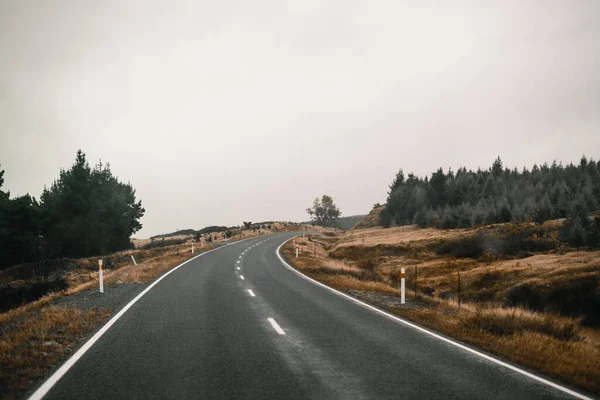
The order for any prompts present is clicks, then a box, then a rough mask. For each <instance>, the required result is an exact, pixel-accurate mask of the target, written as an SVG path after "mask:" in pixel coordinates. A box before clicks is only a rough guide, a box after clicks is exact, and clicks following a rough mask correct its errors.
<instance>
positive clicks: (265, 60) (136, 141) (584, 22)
mask: <svg viewBox="0 0 600 400" xmlns="http://www.w3.org/2000/svg"><path fill="white" fill-rule="evenodd" d="M484 4H485V5H484ZM599 49H600V2H599V1H596V0H591V1H577V0H574V1H570V0H565V1H545V0H540V1H495V2H493V1H473V2H469V1H440V2H432V1H429V2H427V1H420V0H414V1H404V2H403V1H348V0H340V1H313V0H310V1H308V0H300V1H281V0H273V1H149V0H139V1H82V0H73V1H54V0H39V1H28V0H0V139H1V142H0V164H1V165H2V168H3V169H5V170H6V173H5V187H4V188H3V189H4V190H10V191H11V195H13V196H15V195H20V194H25V193H30V194H32V195H34V196H36V197H39V195H40V193H41V191H42V189H43V187H44V185H50V184H51V183H52V181H53V180H54V179H55V178H56V177H57V176H58V173H59V170H60V168H61V167H63V168H68V167H69V166H70V165H71V164H72V163H73V161H74V157H75V153H76V151H77V149H80V148H81V149H82V150H83V151H84V152H86V153H87V155H88V158H89V161H90V163H91V164H95V163H97V162H98V160H100V159H102V161H109V162H110V163H111V165H112V169H113V172H114V173H115V174H116V175H117V176H118V177H119V178H120V179H121V180H123V181H130V182H131V183H132V184H133V185H134V187H135V188H136V189H137V195H138V197H139V198H141V199H142V202H143V205H144V207H145V208H146V215H145V217H144V218H143V220H142V223H143V225H144V228H143V229H142V230H141V231H140V232H139V233H138V234H137V235H136V236H137V237H148V236H150V235H154V234H158V233H162V232H170V231H173V230H175V229H183V228H196V229H198V228H202V227H204V226H206V225H212V224H225V225H234V224H235V225H237V224H241V222H242V221H243V220H246V221H247V220H251V221H261V220H305V219H306V218H307V215H306V213H305V211H304V210H305V208H306V207H308V206H309V205H310V203H311V201H312V199H313V198H314V197H316V196H318V195H322V194H324V193H328V194H330V195H332V196H333V197H334V199H335V201H336V202H337V204H338V205H339V206H340V208H341V210H342V212H343V214H344V215H353V214H363V213H366V212H368V211H369V210H370V208H371V206H372V204H373V203H375V202H384V201H385V198H386V190H387V185H388V184H389V183H390V182H391V180H392V178H393V176H394V174H395V172H396V171H397V170H398V168H400V167H402V168H403V169H404V170H405V172H409V171H413V172H415V173H417V174H419V175H425V174H430V173H431V172H432V171H433V170H435V169H436V168H437V167H440V166H443V167H444V168H447V167H452V168H454V169H456V168H458V167H459V166H462V165H465V166H467V167H468V168H473V169H476V168H477V167H488V166H489V165H490V164H491V163H492V161H493V159H494V158H495V157H496V156H497V155H500V156H501V157H502V159H503V161H504V163H505V165H507V166H511V167H512V166H519V167H520V168H521V167H522V166H524V165H527V166H528V167H531V165H533V163H534V162H538V163H542V162H544V161H545V160H547V161H549V162H551V161H552V160H554V159H556V160H559V161H563V162H566V163H568V162H571V161H574V162H577V161H578V160H579V158H580V157H581V155H582V154H586V155H587V156H588V157H592V158H594V159H598V156H599V155H600V151H599V150H600V51H599Z"/></svg>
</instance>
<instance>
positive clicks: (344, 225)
mask: <svg viewBox="0 0 600 400" xmlns="http://www.w3.org/2000/svg"><path fill="white" fill-rule="evenodd" d="M364 217H366V215H350V216H348V217H339V218H338V219H337V227H338V228H340V229H346V230H349V229H352V228H354V226H355V225H356V224H358V223H359V222H360V221H362V220H363V218H364Z"/></svg>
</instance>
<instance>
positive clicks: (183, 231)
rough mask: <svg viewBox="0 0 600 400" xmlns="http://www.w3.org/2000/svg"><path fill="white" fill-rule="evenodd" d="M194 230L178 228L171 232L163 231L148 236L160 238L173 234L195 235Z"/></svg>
mask: <svg viewBox="0 0 600 400" xmlns="http://www.w3.org/2000/svg"><path fill="white" fill-rule="evenodd" d="M195 234H196V231H195V230H194V229H180V230H178V231H175V232H171V233H163V234H161V235H155V236H152V237H150V239H162V238H169V237H173V236H191V235H195Z"/></svg>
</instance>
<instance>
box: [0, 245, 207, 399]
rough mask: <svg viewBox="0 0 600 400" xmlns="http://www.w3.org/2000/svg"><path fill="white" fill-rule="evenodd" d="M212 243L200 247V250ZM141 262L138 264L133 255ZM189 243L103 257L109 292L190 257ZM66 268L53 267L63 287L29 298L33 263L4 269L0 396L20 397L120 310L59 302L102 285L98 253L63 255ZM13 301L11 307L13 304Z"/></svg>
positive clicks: (147, 280)
mask: <svg viewBox="0 0 600 400" xmlns="http://www.w3.org/2000/svg"><path fill="white" fill-rule="evenodd" d="M208 249H210V246H207V247H203V248H198V249H197V252H196V254H194V255H197V254H198V253H199V252H203V251H206V250H208ZM132 255H133V256H134V258H135V260H136V262H137V264H138V265H134V263H133V260H132V259H131V256H132ZM192 256H193V255H192V254H191V247H190V244H189V243H184V244H177V245H170V246H164V247H157V248H152V249H149V250H141V249H140V250H126V251H122V252H117V253H114V254H111V255H108V256H105V257H103V259H104V261H105V263H104V266H105V271H104V285H105V290H106V291H107V294H105V295H104V296H110V292H111V290H113V288H116V286H118V285H121V284H127V283H141V284H143V283H148V282H150V281H152V280H153V279H155V278H157V277H158V276H160V275H161V274H163V273H164V272H166V271H167V270H169V269H171V268H173V267H174V266H176V265H178V264H180V263H181V262H183V261H185V260H187V259H189V258H190V257H192ZM60 261H61V262H60V263H57V264H56V265H60V266H61V268H62V269H60V270H53V271H52V273H51V275H52V276H54V275H56V276H57V277H60V278H57V279H59V281H60V282H61V286H60V288H57V289H56V290H52V291H49V292H47V293H45V294H44V295H43V296H41V297H39V298H37V299H34V300H32V301H30V302H28V301H27V299H25V298H23V297H21V296H22V294H23V291H22V290H21V289H24V290H27V288H28V287H29V286H28V285H27V279H29V278H30V277H32V271H31V269H30V266H28V265H26V264H25V265H19V266H16V267H13V268H11V269H9V270H6V271H4V273H3V274H2V275H0V276H1V277H2V280H9V281H10V282H9V283H8V287H9V288H12V290H13V292H12V293H10V292H7V290H6V287H7V286H6V285H4V289H3V291H2V293H3V296H4V297H3V298H2V307H3V308H4V312H3V313H1V314H0V382H1V384H0V398H6V399H10V398H17V396H19V395H22V394H23V393H24V392H25V391H27V390H28V389H29V388H30V387H31V386H32V385H33V384H34V383H35V382H36V381H37V379H40V378H41V377H43V376H44V375H45V374H46V373H47V372H48V371H49V370H50V369H51V368H52V367H53V366H54V365H55V364H56V363H58V362H60V361H62V360H64V358H65V357H67V356H68V354H69V353H71V352H72V351H73V349H74V348H76V347H77V345H78V343H79V342H80V341H81V340H82V339H84V338H85V337H87V335H89V334H90V333H91V332H93V331H95V330H96V329H97V328H98V327H100V326H101V325H102V324H103V323H105V322H106V321H107V320H108V318H109V317H110V316H111V315H112V314H113V313H114V312H116V311H118V310H112V309H110V308H105V307H96V306H94V307H91V308H83V307H81V306H77V305H69V306H67V305H60V304H57V300H59V299H62V298H65V297H68V296H76V295H77V294H79V293H81V292H83V291H86V290H88V289H92V290H96V288H97V287H98V272H97V268H98V258H97V257H92V258H82V259H62V260H60ZM9 306H12V307H9Z"/></svg>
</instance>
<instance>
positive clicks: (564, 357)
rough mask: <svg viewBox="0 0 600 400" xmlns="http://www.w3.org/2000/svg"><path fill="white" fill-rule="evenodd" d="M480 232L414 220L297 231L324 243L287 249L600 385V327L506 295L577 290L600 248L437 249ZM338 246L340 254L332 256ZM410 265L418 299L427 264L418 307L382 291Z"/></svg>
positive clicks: (430, 323)
mask: <svg viewBox="0 0 600 400" xmlns="http://www.w3.org/2000/svg"><path fill="white" fill-rule="evenodd" d="M474 234H475V231H473V230H471V231H469V230H459V231H437V230H433V229H422V230H419V229H417V228H416V227H414V226H410V227H398V228H391V229H386V230H383V229H380V228H372V229H366V230H359V231H353V232H349V233H346V234H345V235H343V236H341V237H338V238H335V240H334V241H331V240H329V241H327V240H325V241H324V240H318V239H315V240H311V241H310V242H306V243H304V242H302V240H298V239H297V243H298V245H299V246H300V247H301V248H305V247H307V248H309V249H310V246H312V245H317V246H320V249H316V250H312V249H311V251H310V252H303V253H301V256H300V257H299V258H295V257H293V255H294V254H293V252H294V249H293V247H292V246H291V245H290V244H288V245H286V246H284V248H283V253H284V255H285V256H286V258H287V259H288V260H289V261H291V263H292V264H293V265H294V266H295V267H297V268H298V269H300V270H302V271H303V272H305V273H307V274H308V275H310V276H311V277H313V278H315V279H318V280H319V281H321V282H323V283H325V284H327V285H329V286H331V287H334V288H337V289H340V290H345V291H348V290H351V289H356V290H361V291H368V292H371V293H373V294H374V295H373V296H369V298H370V299H372V298H375V299H378V300H377V301H374V302H375V303H376V305H378V306H380V307H382V308H387V309H389V310H390V311H392V312H394V313H397V314H399V315H401V316H403V317H405V318H407V319H410V320H413V321H415V322H417V323H419V324H421V325H424V326H427V327H430V328H432V329H434V330H436V331H439V332H442V333H444V334H447V335H449V336H452V337H454V338H456V339H458V340H461V341H463V342H466V343H470V344H472V345H475V346H478V347H480V348H482V349H484V350H486V351H488V352H490V353H494V354H497V355H498V356H500V357H503V358H505V359H507V360H510V361H512V362H515V363H518V364H521V365H524V366H526V367H528V368H532V369H535V370H539V371H542V372H544V373H546V374H549V375H551V376H553V377H555V378H556V379H558V380H561V381H563V382H566V383H569V384H574V385H576V386H579V387H581V388H584V389H586V390H589V391H592V392H596V393H598V392H600V329H597V328H591V327H585V326H582V323H581V322H582V319H581V318H579V317H568V316H559V315H558V314H556V313H552V312H535V311H532V310H528V309H525V308H522V307H510V306H508V305H507V304H506V298H507V296H509V294H510V293H511V291H513V290H515V288H519V287H522V286H524V285H525V286H530V287H533V288H539V290H541V293H544V291H546V294H549V296H550V298H551V297H552V293H563V292H560V291H561V290H563V291H564V290H570V291H567V292H564V293H567V295H568V293H572V294H573V295H576V294H577V290H578V287H579V286H577V284H578V283H579V282H588V283H589V282H590V281H591V282H593V281H594V279H596V280H598V278H599V277H600V252H598V251H595V252H570V253H566V254H536V255H533V256H531V257H527V258H524V259H514V260H495V259H483V258H482V259H481V260H473V259H456V258H454V257H448V256H438V255H436V254H435V253H434V252H432V251H431V250H430V245H431V244H432V243H435V242H436V241H439V240H440V239H456V238H458V237H468V236H470V235H474ZM313 253H314V254H315V255H314V256H313ZM331 254H335V255H336V257H338V258H337V259H331V258H329V255H331ZM340 256H341V257H342V258H341V259H340V258H339V257H340ZM401 267H404V268H406V270H407V282H406V285H407V289H408V292H407V296H408V297H410V298H411V299H412V293H411V292H412V289H413V287H414V282H415V280H414V279H415V267H418V290H419V294H420V295H421V297H422V299H423V301H421V302H415V303H413V304H412V306H411V307H403V308H397V307H396V306H393V305H391V304H390V303H389V299H386V298H385V296H378V295H377V293H380V294H396V295H397V294H398V293H399V292H398V289H397V282H398V278H399V272H400V268H401ZM458 270H460V274H461V298H462V302H461V303H462V304H461V309H460V312H459V311H458V305H457V287H458V282H457V271H458ZM598 290H600V286H599V287H598ZM419 304H420V305H421V306H419Z"/></svg>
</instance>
